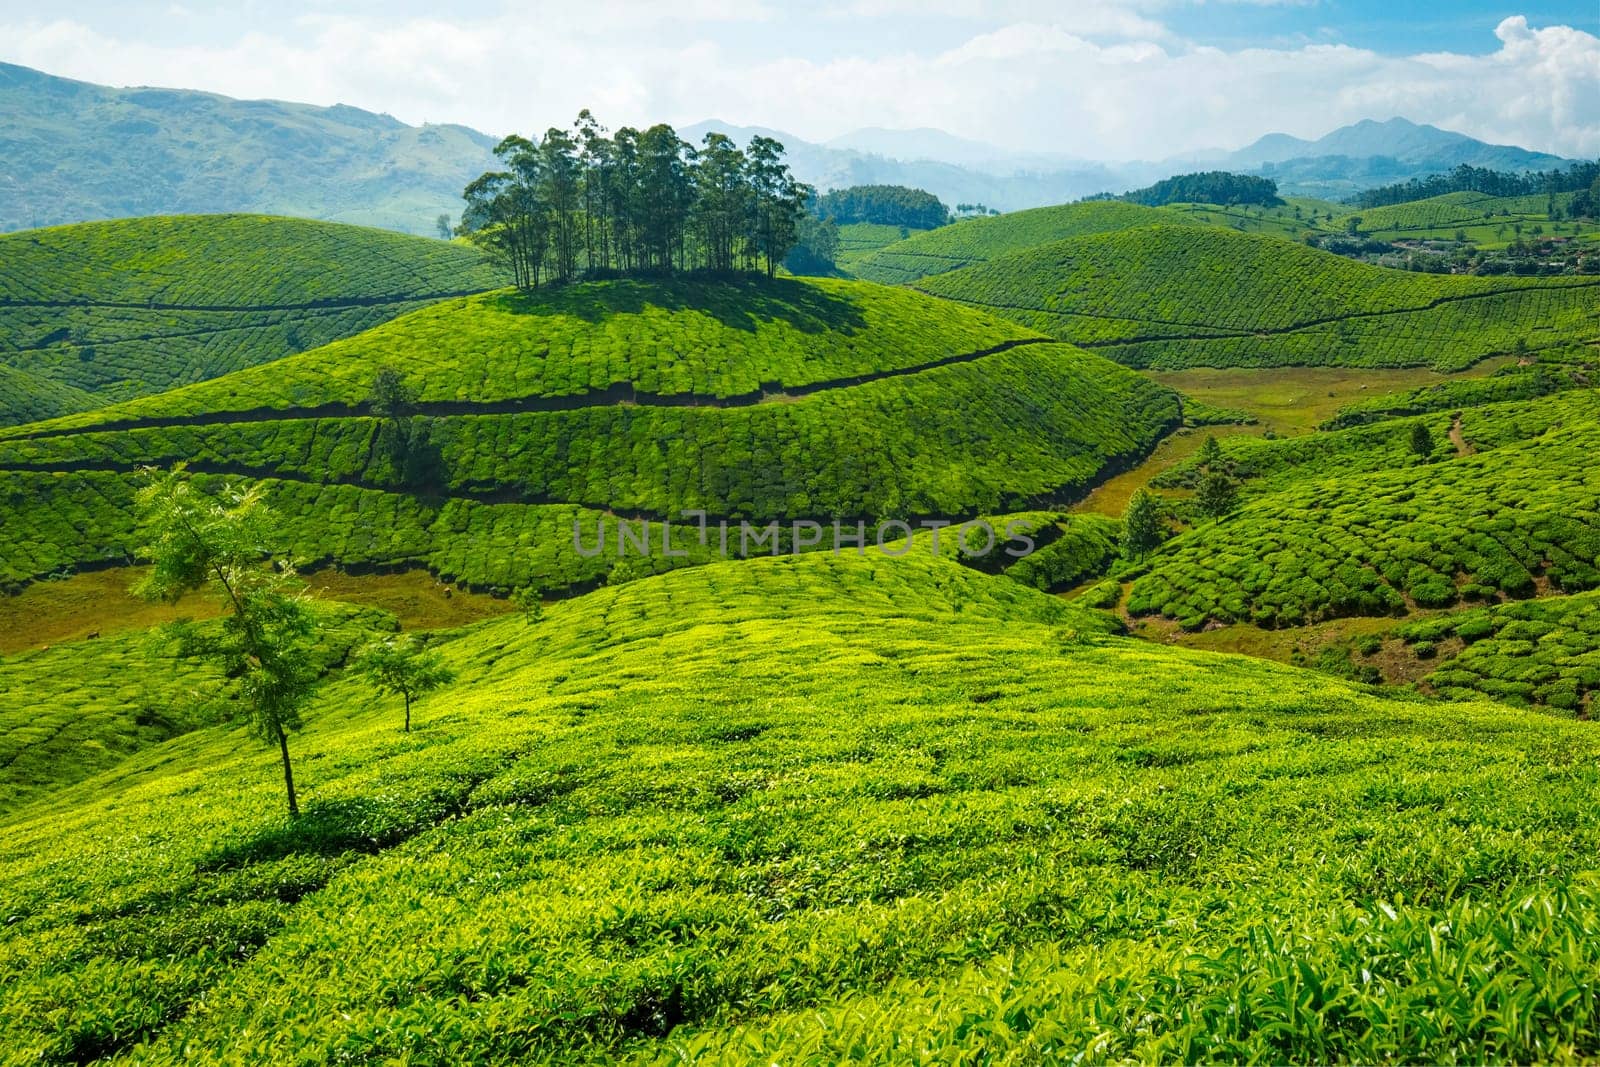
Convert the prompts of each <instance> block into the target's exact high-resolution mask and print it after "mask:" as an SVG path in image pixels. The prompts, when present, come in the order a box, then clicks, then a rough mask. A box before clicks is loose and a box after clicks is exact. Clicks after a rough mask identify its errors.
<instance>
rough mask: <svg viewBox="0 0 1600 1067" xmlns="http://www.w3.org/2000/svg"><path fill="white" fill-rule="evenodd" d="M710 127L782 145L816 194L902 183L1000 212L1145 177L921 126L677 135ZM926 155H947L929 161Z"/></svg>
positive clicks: (696, 138)
mask: <svg viewBox="0 0 1600 1067" xmlns="http://www.w3.org/2000/svg"><path fill="white" fill-rule="evenodd" d="M712 130H715V131H717V132H718V133H724V134H727V135H728V136H729V137H732V138H733V139H734V140H736V141H738V142H739V143H740V144H744V143H746V142H747V141H749V139H750V138H751V137H752V136H755V135H757V134H760V135H761V136H764V137H772V138H775V139H777V140H779V141H781V142H783V145H784V147H785V148H786V149H787V152H788V157H789V163H790V166H791V167H792V168H793V169H794V172H795V176H796V177H798V178H799V179H800V180H801V181H803V182H809V183H810V184H812V185H815V186H816V187H817V188H819V189H841V188H844V187H846V186H851V185H909V186H911V187H913V188H917V189H926V190H928V191H929V192H930V193H933V194H934V195H935V196H937V197H939V199H941V200H943V201H944V202H945V203H946V204H949V205H952V206H953V205H955V204H973V203H981V204H986V205H988V206H989V207H993V208H997V209H999V210H1001V211H1016V210H1019V209H1021V208H1026V207H1040V206H1042V205H1045V204H1060V203H1063V202H1065V201H1069V200H1076V199H1078V198H1080V197H1084V196H1088V195H1090V194H1091V193H1097V192H1100V191H1102V190H1105V189H1108V188H1121V187H1122V186H1123V185H1125V184H1130V183H1131V182H1132V181H1133V179H1135V178H1136V177H1139V176H1142V175H1143V174H1145V173H1146V170H1145V169H1142V168H1141V169H1126V168H1123V167H1121V166H1119V165H1116V164H1109V165H1108V164H1103V163H1085V162H1077V161H1072V160H1067V159H1065V158H1064V157H1051V156H1027V155H1018V154H1013V153H1007V152H1005V151H1004V150H1002V149H999V148H995V147H993V146H989V145H983V144H980V143H979V142H976V141H967V140H963V139H962V138H959V137H953V136H951V135H950V134H947V133H944V132H942V131H939V130H927V129H919V130H882V129H866V130H857V131H855V132H854V133H849V134H845V135H843V136H842V137H836V138H834V139H833V140H831V141H828V142H826V143H825V144H817V143H815V142H812V141H807V140H805V139H804V138H801V137H797V136H795V135H794V134H790V133H785V132H784V131H782V130H773V129H769V128H767V127H764V126H735V125H733V124H732V123H728V122H721V121H718V120H715V119H712V120H708V121H705V122H697V123H695V124H694V125H692V126H686V127H683V128H681V129H680V130H679V131H678V135H679V136H680V137H682V138H684V140H686V141H690V142H693V143H695V144H699V143H700V139H701V138H702V137H703V136H705V134H706V133H707V132H709V131H712ZM934 152H944V153H948V155H945V156H940V157H934V158H929V156H930V155H931V154H932V153H934ZM891 153H900V155H894V154H891ZM985 153H988V155H985ZM984 160H987V162H984Z"/></svg>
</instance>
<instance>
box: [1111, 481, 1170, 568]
mask: <svg viewBox="0 0 1600 1067" xmlns="http://www.w3.org/2000/svg"><path fill="white" fill-rule="evenodd" d="M1122 526H1123V534H1122V548H1123V551H1124V553H1125V554H1126V555H1127V556H1128V558H1129V559H1143V558H1144V557H1146V556H1148V555H1149V554H1150V553H1151V552H1154V551H1155V550H1156V549H1157V548H1160V547H1161V542H1162V541H1165V540H1166V539H1167V530H1166V527H1165V525H1164V524H1163V523H1162V520H1161V501H1160V500H1158V499H1156V496H1155V494H1154V493H1151V492H1149V491H1148V490H1145V489H1140V490H1137V491H1136V492H1135V493H1134V494H1133V497H1132V498H1131V499H1130V500H1129V501H1128V508H1127V510H1126V511H1124V512H1123V514H1122Z"/></svg>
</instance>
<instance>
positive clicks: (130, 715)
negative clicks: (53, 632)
mask: <svg viewBox="0 0 1600 1067" xmlns="http://www.w3.org/2000/svg"><path fill="white" fill-rule="evenodd" d="M393 625H394V624H393V621H392V620H390V619H386V618H384V617H382V616H381V615H379V614H378V613H375V612H372V611H355V610H352V609H350V608H347V607H345V606H343V605H334V606H332V607H330V608H328V609H327V610H326V612H325V617H324V619H323V628H322V630H321V632H320V637H321V640H320V642H319V644H318V646H317V657H318V664H317V665H318V667H319V668H321V669H322V670H323V671H324V673H325V672H327V671H329V670H332V669H334V668H337V667H339V666H342V665H343V663H344V661H345V659H346V658H347V656H348V655H349V653H350V651H351V648H352V646H354V645H356V644H359V643H361V642H363V641H365V640H367V638H368V636H369V635H370V634H371V633H372V632H373V631H374V630H377V629H383V628H392V627H393ZM168 646H169V642H167V641H165V640H163V639H162V638H161V635H160V633H159V632H148V633H139V632H134V633H127V634H119V635H116V636H108V637H105V638H100V639H94V640H89V641H80V642H77V643H75V644H69V645H59V646H55V647H51V648H44V649H38V650H33V651H28V652H23V653H20V654H18V655H16V656H11V657H8V658H6V659H4V660H0V812H10V811H13V810H15V809H17V808H18V807H21V806H23V805H24V804H25V802H27V801H29V800H32V799H35V798H37V797H40V796H43V795H44V794H46V793H49V792H52V791H55V790H59V789H61V788H62V787H64V786H67V785H71V784H72V783H74V782H77V781H80V780H81V779H84V778H87V777H89V776H91V775H93V774H96V773H98V772H100V771H103V770H106V769H107V768H110V767H113V766H115V765H116V764H118V763H120V762H121V761H122V760H124V759H126V758H127V757H128V756H130V755H132V754H133V753H135V752H138V751H140V750H142V749H145V748H148V747H150V746H152V745H155V744H159V743H160V742H162V741H166V740H167V739H169V738H172V737H176V736H178V735H180V734H184V733H187V732H189V731H190V730H195V729H199V728H200V727H203V726H210V725H214V724H216V723H217V722H219V721H221V720H222V719H224V718H226V717H229V716H230V715H231V714H233V712H234V708H233V707H232V705H233V704H234V703H235V702H236V701H237V693H236V692H235V690H236V689H237V685H236V684H235V683H233V682H230V681H229V680H228V679H226V678H224V677H223V676H222V675H221V673H220V672H218V671H217V670H215V669H213V668H211V667H209V666H206V665H202V664H198V663H193V664H179V665H176V669H175V664H174V662H173V658H172V650H171V648H170V647H168Z"/></svg>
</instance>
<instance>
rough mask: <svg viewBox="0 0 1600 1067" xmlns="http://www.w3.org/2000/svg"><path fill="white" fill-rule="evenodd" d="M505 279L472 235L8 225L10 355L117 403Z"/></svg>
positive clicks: (4, 299) (3, 290) (278, 227)
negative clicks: (21, 228) (464, 242)
mask: <svg viewBox="0 0 1600 1067" xmlns="http://www.w3.org/2000/svg"><path fill="white" fill-rule="evenodd" d="M500 284H503V282H502V281H501V279H500V278H499V276H498V274H497V273H496V272H495V271H493V270H492V269H490V268H489V267H488V265H487V264H486V263H484V261H483V259H482V257H481V256H480V255H479V254H478V253H477V252H476V251H475V250H473V249H471V248H467V247H463V246H459V245H454V244H450V243H447V242H444V241H435V240H427V239H424V238H418V237H406V236H403V235H401V234H395V233H389V232H386V231H380V230H369V229H363V228H361V227H356V226H344V225H338V224H335V223H325V222H312V221H308V220H305V219H285V218H271V217H267V216H260V215H194V216H174V217H155V218H139V219H123V220H117V221H113V222H94V223H83V224H79V225H73V226H60V227H55V228H53V229H46V230H32V231H26V232H23V233H15V234H6V235H3V236H0V363H3V364H5V365H8V366H10V367H13V368H15V369H18V370H21V371H23V372H25V373H27V374H29V375H30V376H33V377H36V378H38V379H41V380H48V381H52V382H55V383H58V384H60V385H65V386H70V387H74V388H77V389H81V390H85V391H87V392H89V393H92V394H94V395H95V396H96V397H98V398H99V400H100V402H101V403H104V402H105V401H107V400H114V399H121V398H126V397H131V396H138V395H141V394H145V393H152V392H158V391H160V390H163V389H168V388H170V387H172V386H174V385H178V384H182V383H184V382H192V381H198V380H201V379H205V378H214V377H216V376H218V375H220V374H225V373H227V372H229V371H234V370H238V369H240V368H243V367H249V366H254V365H256V364H259V363H265V362H268V361H270V360H273V359H277V358H279V357H282V356H285V355H289V354H291V353H294V352H299V351H302V350H305V349H308V348H313V347H315V346H317V345H321V344H325V343H327V342H328V341H332V340H334V339H336V338H339V337H344V336H347V335H349V334H353V333H357V332H359V331H361V330H364V329H367V328H368V327H371V326H374V325H376V324H377V323H380V322H383V321H384V320H386V319H390V318H393V317H394V316H395V315H398V314H400V313H402V312H404V311H407V310H410V309H413V308H416V307H419V306H422V305H423V304H425V303H428V302H430V301H433V300H437V299H440V298H441V297H444V296H448V295H451V294H455V293H463V292H475V291H479V290H483V289H489V288H493V287H495V286H497V285H500ZM80 407H81V405H80ZM12 421H17V420H12Z"/></svg>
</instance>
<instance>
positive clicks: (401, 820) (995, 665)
mask: <svg viewBox="0 0 1600 1067" xmlns="http://www.w3.org/2000/svg"><path fill="white" fill-rule="evenodd" d="M1104 630H1105V625H1104V624H1102V623H1101V622H1100V621H1099V620H1098V617H1097V616H1095V615H1094V614H1092V613H1087V612H1078V611H1074V610H1073V609H1072V608H1071V607H1070V606H1068V605H1065V604H1063V603H1062V602H1060V601H1059V600H1057V599H1054V598H1050V597H1047V596H1044V595H1042V594H1039V593H1035V592H1032V591H1030V590H1028V589H1027V588H1025V587H1024V586H1023V585H1021V584H1019V583H1017V582H1013V581H1008V580H1006V579H1003V578H997V577H989V576H985V575H982V574H978V573H976V572H974V571H972V570H970V569H966V568H962V567H960V566H957V565H956V564H953V563H949V562H943V561H938V560H935V559H932V558H930V557H928V556H926V555H923V554H917V555H913V556H908V557H906V558H905V559H902V560H889V559H884V558H881V557H878V558H871V557H869V558H867V559H861V560H858V559H854V558H851V557H848V556H846V557H841V558H833V557H831V556H827V555H821V556H806V557H800V558H798V559H795V558H784V559H778V560H761V561H751V562H744V563H726V564H717V565H713V566H707V567H700V568H694V569H692V570H688V571H680V572H677V573H675V574H672V575H668V576H664V577H660V578H654V579H649V580H645V581H639V582H633V583H629V584H626V585H623V586H620V587H616V588H608V589H602V590H599V591H597V592H594V593H591V594H589V595H587V596H584V597H581V598H577V599H575V600H571V601H567V602H563V603H558V604H555V605H552V606H551V607H549V608H548V610H547V611H546V613H545V617H544V618H543V619H542V620H541V621H539V622H537V623H533V624H529V623H528V622H526V621H524V620H523V619H521V618H520V617H513V618H507V619H504V620H500V621H495V622H491V623H486V624H481V625H479V626H477V627H474V628H473V629H471V630H469V631H467V632H465V633H464V634H463V635H462V636H461V637H460V638H459V639H457V640H454V641H450V642H448V643H445V644H443V645H442V646H440V649H441V652H442V653H443V655H444V656H445V657H446V660H447V662H448V664H449V666H450V667H451V668H453V669H454V671H455V672H456V673H457V677H458V681H457V682H456V684H455V685H454V686H453V687H452V688H450V689H447V690H443V691H440V692H438V693H436V694H434V695H432V696H428V697H424V698H423V699H422V700H421V701H419V702H418V705H417V708H416V711H415V720H416V721H415V728H414V730H413V732H411V733H409V734H407V733H402V732H401V730H400V729H399V724H398V710H397V708H396V707H395V706H394V704H393V703H392V702H391V701H387V700H379V699H378V698H376V697H375V696H374V695H373V694H372V693H371V692H370V691H369V690H368V689H367V687H366V686H365V684H364V683H362V682H360V681H359V680H357V679H356V678H353V677H350V678H343V679H339V680H335V681H333V682H332V683H331V684H329V685H327V686H326V687H325V688H324V690H323V693H322V696H321V697H320V699H319V700H318V702H317V703H316V705H315V706H314V707H313V709H312V711H311V713H310V716H309V722H308V727H307V729H306V730H305V731H304V732H302V733H300V734H297V735H296V736H295V737H294V740H293V744H294V745H295V746H296V751H297V753H298V754H299V758H300V767H301V770H302V773H301V776H300V777H301V779H302V788H303V794H304V797H305V807H304V814H303V815H302V816H301V818H300V819H299V820H297V821H296V822H294V823H293V824H286V823H285V822H284V819H283V815H282V812H281V797H280V795H279V792H278V790H277V782H276V780H275V773H276V757H275V755H274V754H273V753H271V752H268V751H266V750H263V749H261V748H258V747H256V746H254V745H253V744H250V743H246V742H245V740H244V738H243V737H242V735H241V734H239V733H238V732H237V731H234V730H230V729H228V728H226V727H207V728H203V729H200V730H196V731H192V732H190V733H188V734H186V735H185V736H184V737H182V738H181V739H179V740H178V741H176V742H172V743H168V744H165V745H161V746H158V747H156V748H153V749H146V750H144V751H142V752H139V753H136V754H134V755H132V756H130V757H129V758H128V759H127V760H125V761H124V762H123V763H122V764H120V765H119V766H118V767H117V768H115V769H114V770H113V771H111V772H110V773H108V774H106V775H103V776H101V777H99V778H96V779H93V780H90V781H87V782H84V783H82V784H80V785H79V786H76V787H74V788H73V789H72V790H71V791H69V792H65V793H59V794H56V795H55V796H54V797H53V798H50V799H49V800H48V801H41V802H39V803H37V804H35V805H34V806H33V807H31V808H28V809H25V810H23V811H21V812H17V813H14V814H13V815H11V816H8V817H6V820H5V822H4V823H3V826H0V829H3V832H4V835H5V840H6V842H7V848H6V849H5V850H4V853H3V855H0V913H3V914H4V915H6V916H7V921H6V922H5V923H4V924H3V925H0V975H3V981H0V1033H3V1034H4V1037H5V1048H6V1052H7V1055H8V1057H9V1058H10V1059H12V1060H15V1061H18V1062H23V1061H26V1062H43V1063H68V1062H85V1061H88V1060H91V1059H111V1060H118V1061H128V1062H170V1061H173V1060H177V1059H191V1060H203V1061H206V1062H222V1063H228V1062H258V1061H264V1060H280V1061H281V1060H295V1061H306V1062H309V1061H318V1062H337V1061H366V1062H373V1061H380V1060H384V1061H388V1060H393V1061H411V1062H423V1061H428V1062H440V1061H449V1062H539V1061H551V1062H571V1061H573V1060H575V1059H585V1060H601V1061H604V1060H622V1059H670V1060H684V1061H689V1060H693V1061H695V1062H730V1063H735V1062H737V1063H747V1062H751V1061H753V1060H758V1059H759V1060H760V1061H762V1062H775V1061H783V1062H788V1061H791V1060H804V1061H807V1062H823V1061H827V1062H835V1061H839V1060H845V1059H890V1058H907V1057H909V1056H912V1055H913V1054H915V1058H919V1059H927V1058H938V1059H941V1060H947V1061H955V1062H961V1061H969V1060H983V1059H993V1058H995V1057H997V1056H1004V1057H1007V1058H1013V1059H1016V1060H1019V1061H1026V1060H1037V1059H1051V1058H1056V1057H1058V1056H1062V1055H1075V1056H1077V1057H1078V1058H1079V1059H1080V1060H1082V1061H1084V1062H1111V1061H1122V1060H1127V1059H1152V1060H1195V1059H1204V1058H1224V1059H1241V1060H1243V1059H1250V1060H1268V1061H1311V1060H1317V1061H1323V1060H1362V1061H1371V1060H1402V1061H1419V1060H1427V1061H1444V1060H1457V1059H1468V1060H1478V1059H1488V1060H1565V1059H1583V1058H1589V1057H1592V1056H1594V1055H1595V1054H1596V1053H1597V1051H1600V1029H1597V1025H1600V1007H1597V1005H1596V1002H1595V1000H1594V989H1595V988H1597V984H1600V948H1597V946H1600V938H1596V936H1595V934H1596V932H1597V931H1596V922H1597V920H1596V918H1595V916H1596V915H1597V914H1600V911H1597V908H1596V905H1597V904H1600V900H1597V893H1600V890H1597V887H1596V885H1595V884H1594V882H1593V880H1592V877H1591V876H1590V875H1588V874H1586V873H1585V872H1586V871H1588V870H1589V869H1590V868H1591V867H1592V862H1593V861H1592V857H1593V855H1594V852H1595V849H1596V847H1597V846H1600V813H1597V812H1596V810H1595V807H1594V805H1593V803H1592V798H1593V795H1594V793H1595V790H1596V789H1597V788H1600V770H1597V768H1600V760H1597V759H1596V756H1597V755H1600V748H1597V741H1596V739H1595V737H1594V736H1593V734H1592V731H1590V730H1589V729H1588V728H1587V725H1586V724H1583V723H1575V722H1569V721H1561V720H1558V719H1554V718H1548V717H1541V716H1529V715H1528V714H1527V713H1525V712H1518V711H1515V710H1511V709H1507V708H1505V707H1502V706H1496V705H1490V704H1487V703H1478V704H1461V705H1443V706H1441V705H1434V704H1430V703H1425V702H1419V701H1416V700H1406V701H1399V700H1395V699H1392V698H1388V697H1384V696H1380V695H1377V694H1374V693H1372V692H1370V691H1366V690H1362V689H1359V688H1354V687H1351V686H1349V685H1347V684H1345V683H1342V682H1337V681H1334V680H1331V679H1328V678H1325V677H1322V676H1319V675H1316V674H1313V673H1309V672H1304V671H1296V670H1291V669H1288V668H1282V667H1277V666H1273V665H1270V664H1264V663H1260V662H1254V661H1249V660H1244V659H1241V658H1237V657H1227V656H1215V655H1208V654H1201V653H1193V652H1185V651H1182V650H1177V649H1169V648H1161V647H1157V646H1153V645H1148V644H1141V643H1136V642H1132V641H1128V640H1124V639H1120V638H1114V637H1109V636H1105V635H1104Z"/></svg>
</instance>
